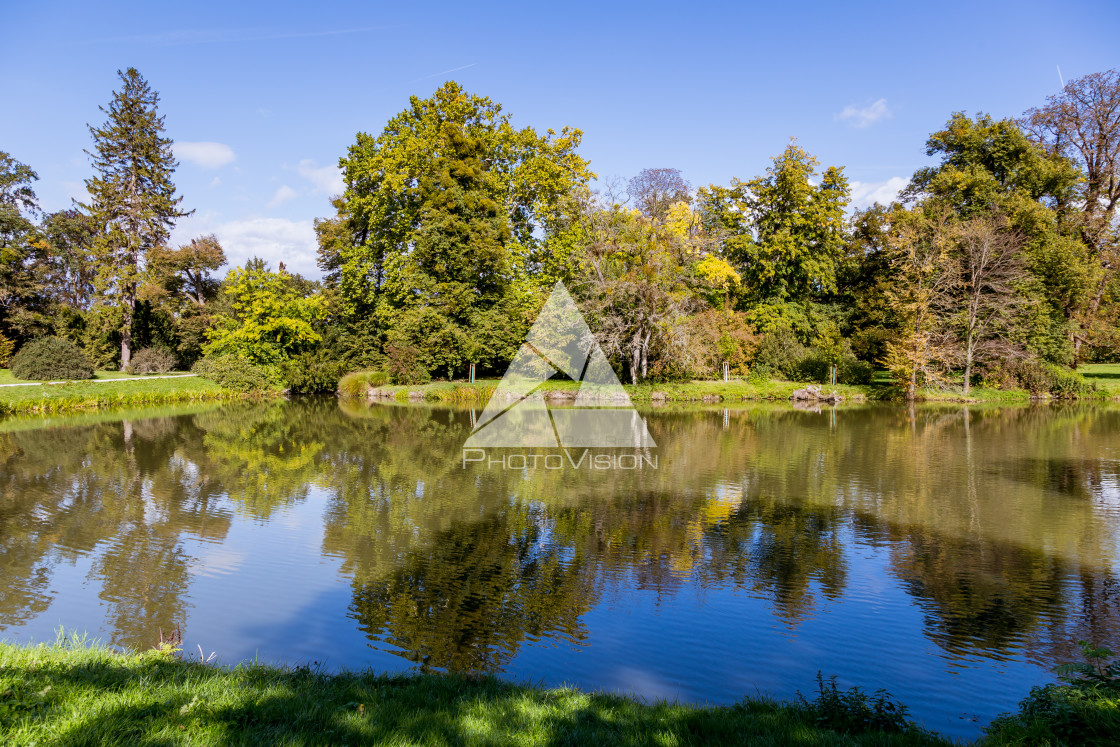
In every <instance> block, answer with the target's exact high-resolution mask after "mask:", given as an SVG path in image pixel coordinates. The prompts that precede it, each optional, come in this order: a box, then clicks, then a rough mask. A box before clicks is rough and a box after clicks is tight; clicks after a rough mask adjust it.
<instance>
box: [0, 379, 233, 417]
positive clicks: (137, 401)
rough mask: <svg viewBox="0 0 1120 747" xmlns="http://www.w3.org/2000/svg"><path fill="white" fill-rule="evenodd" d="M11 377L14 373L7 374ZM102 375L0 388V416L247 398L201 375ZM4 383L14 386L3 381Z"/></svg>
mask: <svg viewBox="0 0 1120 747" xmlns="http://www.w3.org/2000/svg"><path fill="white" fill-rule="evenodd" d="M3 373H4V374H6V375H7V377H8V378H10V377H11V374H10V373H9V372H8V371H4V372H3ZM105 373H106V372H100V373H99V380H93V381H70V382H65V383H62V384H43V385H41V386H11V387H0V415H11V414H18V413H57V412H66V411H71V410H92V409H99V408H104V407H124V406H142V405H159V404H172V403H178V402H197V401H210V400H223V399H237V398H241V397H243V396H244V395H243V394H240V393H238V392H233V391H230V390H228V389H224V388H223V387H220V386H218V385H217V384H215V383H214V382H212V381H208V380H206V379H203V378H200V377H197V376H182V377H175V378H159V379H156V378H152V379H134V380H124V381H109V380H105V379H117V378H122V377H118V376H113V375H104V374H105ZM0 383H5V384H6V383H14V380H13V381H7V380H4V381H0Z"/></svg>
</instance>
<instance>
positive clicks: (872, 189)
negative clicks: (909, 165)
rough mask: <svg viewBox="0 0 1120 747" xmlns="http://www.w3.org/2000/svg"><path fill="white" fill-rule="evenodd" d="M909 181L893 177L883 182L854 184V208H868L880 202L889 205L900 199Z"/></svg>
mask: <svg viewBox="0 0 1120 747" xmlns="http://www.w3.org/2000/svg"><path fill="white" fill-rule="evenodd" d="M908 183H909V180H908V179H906V178H904V177H901V176H892V177H891V178H890V179H887V180H886V181H883V182H852V183H851V185H850V186H851V188H852V202H851V205H852V207H855V208H861V209H862V208H867V207H871V206H872V205H873V204H875V203H876V202H878V203H879V204H881V205H889V204H891V202H892V201H894V200H895V199H897V198H898V193H899V192H901V191H902V190H903V189H904V188H905V187H906V185H907V184H908Z"/></svg>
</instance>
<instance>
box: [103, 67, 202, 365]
mask: <svg viewBox="0 0 1120 747" xmlns="http://www.w3.org/2000/svg"><path fill="white" fill-rule="evenodd" d="M117 74H118V75H120V77H121V81H122V83H123V85H122V87H121V90H119V91H114V92H113V100H112V101H111V102H110V103H109V108H108V109H106V108H105V107H99V108H100V109H101V111H102V112H103V113H105V114H106V115H107V116H108V119H107V121H106V122H105V124H104V125H102V126H101V127H93V126H92V125H90V126H89V131H90V134H91V135H92V136H93V145H94V148H93V151H92V152H91V151H86V153H87V155H89V156H90V158H91V159H92V161H93V167H94V169H95V170H96V172H97V173H96V175H95V176H94V177H93V178H92V179H88V180H86V190H87V191H88V192H89V194H90V202H89V205H83V206H82V207H84V208H85V209H86V210H87V211H88V212H89V213H90V215H91V217H92V218H93V221H94V223H95V225H96V227H97V237H96V239H95V240H94V244H93V254H94V258H95V262H96V264H97V279H96V285H97V290H98V292H99V294H100V295H101V296H102V298H103V299H104V300H106V301H108V302H110V303H115V304H117V305H119V307H120V309H121V311H122V319H121V370H124V369H125V368H126V367H127V366H128V364H129V360H130V359H131V357H132V317H133V314H134V312H135V309H136V289H137V287H138V286H139V285H140V281H141V279H142V273H143V271H144V260H145V257H146V255H147V253H148V251H150V250H151V249H152V248H153V247H157V246H161V245H162V244H163V243H164V242H166V241H167V238H168V236H169V235H170V233H171V228H172V227H173V226H174V225H175V219H176V218H179V217H182V216H184V215H188V214H189V212H185V211H183V210H180V208H179V205H180V203H181V202H182V200H183V198H182V197H177V196H176V195H175V185H174V184H173V183H172V181H171V176H172V174H173V173H174V171H175V168H176V167H177V166H178V165H179V164H178V163H177V162H176V160H175V155H174V153H172V150H171V139H170V138H167V137H164V136H163V120H164V118H163V117H161V116H159V114H158V113H157V106H158V104H159V94H158V93H157V92H156V91H154V90H152V88H151V86H149V85H148V82H147V81H146V80H144V78H143V76H141V75H140V73H139V72H138V71H137V70H136V68H131V67H130V68H129V69H128V70H127V71H125V72H123V73H122V72H120V71H119V70H118V71H117Z"/></svg>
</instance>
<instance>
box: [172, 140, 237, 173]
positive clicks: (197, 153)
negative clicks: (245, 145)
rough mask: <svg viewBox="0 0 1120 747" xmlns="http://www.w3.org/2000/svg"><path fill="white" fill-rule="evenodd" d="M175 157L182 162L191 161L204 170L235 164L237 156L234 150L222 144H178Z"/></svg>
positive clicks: (176, 144)
mask: <svg viewBox="0 0 1120 747" xmlns="http://www.w3.org/2000/svg"><path fill="white" fill-rule="evenodd" d="M173 147H174V149H175V157H176V158H178V159H180V160H182V161H190V162H191V163H193V164H194V165H196V166H201V167H202V168H204V169H218V168H221V167H222V166H225V165H226V164H227V163H233V161H234V159H235V158H237V156H236V155H235V154H234V152H233V148H231V147H229V146H228V145H224V144H222V143H204V142H201V143H186V142H178V143H175V145H174V146H173Z"/></svg>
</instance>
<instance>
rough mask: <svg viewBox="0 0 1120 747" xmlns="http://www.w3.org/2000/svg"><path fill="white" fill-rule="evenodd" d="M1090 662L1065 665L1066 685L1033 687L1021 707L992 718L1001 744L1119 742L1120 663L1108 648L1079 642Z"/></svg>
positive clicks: (989, 730)
mask: <svg viewBox="0 0 1120 747" xmlns="http://www.w3.org/2000/svg"><path fill="white" fill-rule="evenodd" d="M1078 645H1080V647H1081V652H1082V655H1083V656H1084V658H1085V662H1081V663H1076V664H1063V665H1061V666H1059V667H1057V668H1056V669H1057V672H1058V673H1059V674H1060V675H1061V677H1060V679H1061V680H1062V681H1063V683H1064V684H1060V685H1053V684H1051V685H1046V686H1044V687H1034V688H1032V689H1031V692H1030V695H1028V696H1027V697H1026V698H1024V699H1023V700H1022V701H1021V702H1020V703H1019V711H1018V712H1017V713H1014V714H1005V715H1003V716H1000V717H999V718H997V719H995V720H994V721H992V723H991V725H989V726H988V728H987V729H986V731H987V733H988V736H989V737H990V738H992V739H993V740H994V741H998V742H999V743H1000V744H1115V737H1116V734H1118V733H1120V662H1117V661H1113V662H1112V663H1111V664H1106V663H1105V660H1106V659H1108V658H1109V657H1111V656H1112V655H1113V653H1112V652H1111V651H1109V650H1108V649H1106V648H1099V647H1097V646H1093V645H1091V644H1089V643H1087V642H1086V641H1078Z"/></svg>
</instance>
